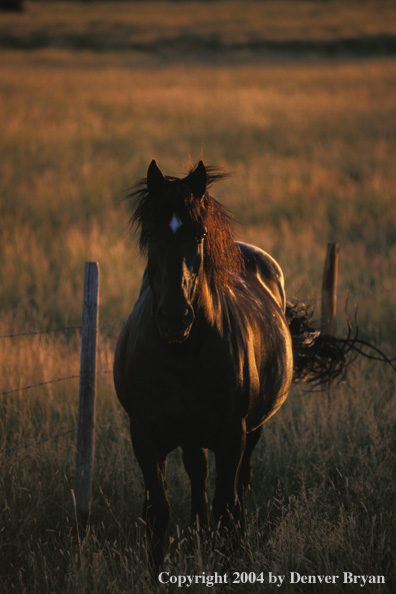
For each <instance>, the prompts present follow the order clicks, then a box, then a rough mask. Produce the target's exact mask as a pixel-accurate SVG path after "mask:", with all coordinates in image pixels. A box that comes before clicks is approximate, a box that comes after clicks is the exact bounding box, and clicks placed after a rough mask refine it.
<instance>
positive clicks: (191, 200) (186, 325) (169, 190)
mask: <svg viewBox="0 0 396 594" xmlns="http://www.w3.org/2000/svg"><path fill="white" fill-rule="evenodd" d="M147 190H148V199H149V201H150V202H151V203H152V204H151V216H150V217H147V218H146V220H145V223H144V227H143V230H142V232H143V233H144V234H145V236H146V238H145V239H146V241H147V255H148V262H147V271H148V278H149V283H150V287H151V291H152V295H153V316H154V319H155V322H156V325H157V328H158V331H159V334H160V336H161V338H162V339H163V340H164V341H166V342H167V343H174V342H183V341H185V340H187V338H188V337H189V334H190V331H191V328H192V325H193V323H194V319H195V311H194V301H195V295H196V292H197V286H198V284H199V279H200V276H201V272H202V270H203V259H204V241H205V236H206V229H205V227H204V226H203V224H202V222H201V221H200V220H199V218H197V217H194V216H193V213H194V212H196V210H197V209H198V208H199V203H200V202H201V201H202V198H203V196H204V194H205V192H206V169H205V166H204V164H203V163H202V161H200V163H199V165H198V166H197V167H196V168H195V169H194V170H193V171H192V172H191V173H190V174H189V175H188V176H187V177H186V178H185V179H184V180H183V181H182V182H179V181H178V182H176V181H175V180H172V179H169V178H166V177H165V176H164V175H163V173H162V172H161V170H160V169H159V168H158V166H157V164H156V162H155V161H152V162H151V164H150V166H149V168H148V172H147Z"/></svg>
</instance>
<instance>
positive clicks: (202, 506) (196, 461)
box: [183, 446, 209, 528]
mask: <svg viewBox="0 0 396 594" xmlns="http://www.w3.org/2000/svg"><path fill="white" fill-rule="evenodd" d="M183 462H184V467H185V469H186V472H187V474H188V477H189V479H190V483H191V524H192V525H194V524H195V525H196V527H197V528H206V527H207V526H208V524H209V513H208V495H207V479H208V451H207V450H206V449H205V448H198V447H189V446H184V447H183Z"/></svg>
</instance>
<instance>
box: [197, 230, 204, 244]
mask: <svg viewBox="0 0 396 594" xmlns="http://www.w3.org/2000/svg"><path fill="white" fill-rule="evenodd" d="M205 237H206V231H203V232H202V233H200V234H199V235H197V241H198V243H202V242H203V240H204V239H205Z"/></svg>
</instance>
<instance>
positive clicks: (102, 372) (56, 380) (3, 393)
mask: <svg viewBox="0 0 396 594" xmlns="http://www.w3.org/2000/svg"><path fill="white" fill-rule="evenodd" d="M108 373H113V371H112V370H110V369H104V370H101V371H97V372H96V375H105V374H108ZM80 377H81V374H80V373H78V374H75V375H68V376H66V377H58V378H56V379H52V380H47V381H45V382H39V383H38V384H31V385H29V386H23V387H22V388H13V389H12V390H6V391H4V392H0V396H7V395H8V394H16V393H17V392H24V391H25V390H32V389H33V388H41V387H42V386H48V385H49V384H56V383H58V382H65V381H67V380H72V379H77V378H80Z"/></svg>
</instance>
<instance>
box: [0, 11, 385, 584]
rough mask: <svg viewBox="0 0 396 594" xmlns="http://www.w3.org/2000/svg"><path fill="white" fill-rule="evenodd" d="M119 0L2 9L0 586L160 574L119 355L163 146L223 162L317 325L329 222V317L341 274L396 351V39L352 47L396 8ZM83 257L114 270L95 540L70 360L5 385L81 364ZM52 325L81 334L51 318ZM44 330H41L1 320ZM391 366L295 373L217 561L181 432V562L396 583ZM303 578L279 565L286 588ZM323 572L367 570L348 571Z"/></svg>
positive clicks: (177, 511) (235, 203)
mask: <svg viewBox="0 0 396 594" xmlns="http://www.w3.org/2000/svg"><path fill="white" fill-rule="evenodd" d="M111 6H112V9H111V15H110V14H109V4H106V3H88V4H82V3H81V4H80V3H62V2H61V3H55V2H54V3H48V4H47V3H42V2H31V3H27V10H26V12H25V13H24V14H22V15H12V14H7V15H0V27H1V31H2V32H3V33H4V32H5V31H6V32H7V37H5V36H4V35H2V40H3V41H2V44H3V48H2V55H1V59H0V129H1V131H2V132H1V143H0V152H1V157H0V172H1V174H0V195H1V203H0V204H1V206H0V208H1V211H0V215H1V216H0V228H1V233H0V296H1V297H0V313H1V315H0V335H1V336H2V338H0V349H1V357H0V368H1V378H2V383H1V388H0V391H1V392H2V395H1V396H0V398H1V400H0V409H1V413H0V493H1V495H0V501H1V522H0V564H1V565H0V587H1V589H2V591H4V592H18V593H23V592H27V593H29V594H31V593H32V594H36V593H37V594H46V593H48V594H50V593H51V592H56V593H57V594H58V593H62V594H63V593H64V594H70V593H71V592H79V593H80V592H81V593H84V592H96V593H98V594H102V593H105V592H111V593H114V594H121V593H124V592H125V593H126V592H132V591H133V592H136V593H140V592H141V593H143V592H150V591H153V592H154V591H157V586H154V585H152V584H151V583H150V581H149V569H148V564H147V552H146V547H145V543H144V539H143V538H141V535H142V534H144V530H143V526H142V525H141V523H140V522H139V521H138V516H139V513H140V510H141V503H142V497H143V485H142V479H141V474H140V470H139V468H138V465H137V462H136V461H135V459H134V457H133V455H132V448H131V445H130V439H129V431H128V426H127V419H126V416H125V414H124V413H123V411H122V410H121V407H120V406H119V405H118V402H117V401H116V397H115V393H114V388H113V383H112V376H111V374H110V373H108V372H109V371H110V370H111V367H112V358H113V352H114V347H115V340H116V337H117V335H118V333H119V331H120V328H121V325H122V322H123V321H124V320H125V318H126V317H127V315H128V313H129V311H130V309H131V307H132V304H133V302H134V300H135V298H136V295H137V292H138V290H139V285H140V279H141V275H142V271H143V267H144V262H143V261H142V259H141V258H140V256H139V255H138V250H137V247H136V241H135V238H134V237H133V236H132V237H131V234H130V231H129V229H128V217H129V214H130V205H129V204H128V202H127V201H126V200H124V199H123V198H124V196H125V194H126V190H127V188H128V187H130V186H131V185H132V184H133V183H135V181H136V180H137V179H139V178H141V177H143V176H144V175H145V174H146V170H147V166H148V164H149V162H150V161H151V159H152V158H155V159H156V160H157V162H158V164H159V166H160V167H161V168H162V169H163V170H164V171H166V172H167V173H170V174H175V175H180V174H183V173H184V172H185V170H186V169H187V167H188V164H189V162H190V160H191V161H192V162H197V161H198V160H199V159H200V158H203V159H204V161H205V163H207V164H216V165H220V166H222V167H224V169H225V170H227V171H230V172H232V173H233V176H232V177H231V178H230V179H228V180H226V181H223V182H222V183H219V184H217V185H216V186H214V187H213V195H214V196H215V197H216V198H217V199H218V200H219V201H221V202H222V203H224V204H225V205H226V206H227V208H229V209H230V210H231V211H232V213H233V214H234V216H235V218H236V220H237V221H238V223H237V224H236V230H237V236H238V238H240V239H242V240H245V241H249V242H252V243H255V244H257V245H259V246H260V247H262V248H263V249H265V250H267V251H268V252H270V253H271V254H272V255H273V256H274V257H275V258H276V259H277V260H278V261H279V262H280V264H281V266H282V268H283V271H284V274H285V280H286V290H287V295H288V296H289V297H297V298H299V299H301V300H304V301H308V302H309V303H311V304H312V306H314V307H315V312H316V313H315V316H314V317H315V320H317V321H318V320H319V311H320V307H319V306H320V303H319V301H318V299H319V298H320V285H321V275H322V269H323V262H324V256H325V252H326V244H327V242H328V241H337V242H338V243H339V244H340V268H339V284H338V295H339V299H338V320H337V322H338V334H339V335H345V334H346V324H345V321H344V312H343V309H344V303H345V300H346V296H347V295H348V294H349V304H350V305H349V307H350V314H351V316H352V317H353V306H354V303H355V302H358V303H359V306H358V315H359V330H360V335H361V336H362V337H363V338H366V339H368V340H371V341H372V342H374V343H375V344H376V345H377V346H379V347H380V348H382V349H383V350H384V351H385V352H386V353H389V354H390V355H391V356H395V351H396V342H395V330H396V325H395V314H394V311H395V293H396V286H395V270H396V102H395V97H396V58H395V57H394V55H393V50H392V51H388V50H389V46H388V45H386V44H385V45H386V47H385V49H384V46H383V45H381V43H379V42H378V43H377V45H375V48H374V49H373V50H372V52H371V53H370V52H363V55H359V47H360V48H362V47H364V45H365V44H364V41H365V39H369V38H370V39H371V40H372V39H373V38H375V39H377V40H384V39H388V41H389V39H390V38H392V36H393V35H394V34H395V31H394V29H395V28H396V25H395V23H396V20H395V18H394V12H395V9H394V6H393V4H392V3H390V2H386V1H384V2H376V3H374V2H369V1H367V2H361V3H358V4H357V3H355V2H343V3H338V2H334V3H333V2H331V3H329V2H323V3H320V2H299V3H292V2H290V3H288V2H279V3H278V2H269V3H255V2H253V3H249V8H251V10H250V11H248V10H246V9H243V11H241V6H245V7H246V3H243V4H242V3H241V4H238V3H236V2H230V3H229V2H219V3H214V4H213V6H214V8H213V10H214V12H213V13H212V18H209V13H210V11H209V5H208V4H206V3H168V2H161V3H158V4H156V6H155V11H154V13H155V15H156V16H155V19H154V21H153V20H152V19H151V17H150V15H152V14H153V13H152V12H150V11H148V8H147V7H148V6H149V4H148V3H146V4H145V3H131V4H129V3H111ZM330 6H331V7H332V8H330ZM279 7H281V9H279ZM93 9H94V10H93ZM330 13H331V14H330ZM197 15H198V16H197ZM242 17H244V18H242ZM292 17H293V18H292ZM121 25H122V35H120V36H119V35H118V34H117V35H115V33H114V32H115V31H117V32H118V30H119V27H121ZM131 31H132V32H133V31H135V36H133V35H132V33H131ZM183 31H184V32H185V31H188V35H187V36H186V35H184V36H183V35H182V32H183ZM43 32H45V35H44V34H43ZM131 38H132V39H133V43H132V41H131ZM347 38H348V39H350V38H354V39H358V40H360V45H359V43H356V44H355V49H354V50H353V52H350V51H347V50H346V49H345V47H343V46H342V45H341V46H339V45H337V46H336V47H337V48H338V50H337V52H336V53H335V54H334V52H330V54H329V51H328V49H326V48H328V47H329V46H328V45H326V43H328V42H329V40H330V41H332V40H333V41H334V40H337V39H338V40H339V39H347ZM4 39H6V41H4ZM114 39H116V41H114ZM186 39H187V41H186ZM268 39H270V40H272V41H273V42H274V43H275V47H274V46H271V47H267V46H266V45H265V41H266V40H268ZM7 40H8V41H7ZM32 40H33V41H34V40H36V41H34V42H33V41H32ZM81 40H83V41H84V43H82V41H81ZM112 40H113V41H112ZM288 40H294V41H295V42H296V43H297V42H299V43H300V45H298V51H294V50H296V47H297V46H296V47H294V46H290V45H288V44H287V43H286V42H287V41H288ZM308 41H309V42H310V43H309V44H307V42H308ZM313 42H315V43H313ZM186 44H187V45H186ZM276 44H278V45H276ZM304 44H305V45H304ZM391 45H392V44H391ZM332 47H333V46H332ZM26 48H30V49H29V50H27V49H26ZM381 48H382V49H381ZM387 48H388V49H387ZM90 260H94V261H98V262H99V264H100V271H101V290H100V293H101V304H100V342H99V353H98V370H99V371H100V373H99V375H98V377H97V385H98V394H97V428H96V438H97V441H96V458H95V476H94V485H93V489H94V496H93V511H92V518H91V521H90V525H89V529H88V532H87V535H86V537H85V538H84V539H83V538H82V535H80V534H79V533H78V532H77V529H76V523H75V518H74V508H73V501H72V496H71V489H72V488H73V480H74V462H75V435H76V431H75V430H76V415H77V402H78V379H76V378H74V379H70V380H67V381H62V382H57V383H51V384H45V385H43V386H39V387H36V388H30V389H29V390H23V391H20V392H14V390H17V389H19V388H23V387H26V386H32V385H35V384H40V383H42V382H47V381H48V380H53V379H57V378H64V377H69V376H77V375H78V373H79V357H80V356H79V329H78V327H79V326H80V324H81V300H82V286H83V268H84V262H85V261H90ZM75 327H77V328H75ZM57 328H69V330H67V331H60V332H46V331H47V330H48V329H57ZM70 328H71V329H70ZM32 330H36V331H43V332H44V333H42V334H34V335H27V336H13V337H11V338H4V337H5V336H8V335H15V334H20V333H23V332H30V331H32ZM395 385H396V383H395V374H394V372H393V371H392V370H391V369H389V368H386V367H384V366H382V365H381V364H378V363H376V362H373V361H367V360H360V361H358V362H357V363H356V367H355V370H354V371H352V372H351V373H350V374H349V375H348V377H347V379H346V380H345V381H344V382H343V383H342V384H340V385H337V386H335V387H334V388H333V389H332V391H331V394H330V396H329V395H328V394H327V393H321V392H319V393H318V392H315V393H312V392H309V391H307V390H306V389H304V386H302V387H298V388H297V387H296V388H294V389H293V390H292V392H291V394H290V396H289V399H288V400H287V401H286V403H285V404H284V406H283V407H282V409H281V410H280V411H279V412H278V413H277V414H276V415H275V416H274V417H273V418H272V419H271V420H270V421H269V422H268V424H267V425H266V426H265V430H264V432H263V436H262V438H261V441H260V444H259V446H258V447H257V449H256V453H255V457H254V475H253V483H252V491H251V493H250V494H249V498H248V503H247V507H248V515H247V532H248V537H247V540H246V543H245V545H244V547H243V549H242V551H241V554H240V556H239V557H238V558H235V559H230V560H229V562H228V565H227V569H226V570H225V569H224V567H225V565H224V563H225V560H224V558H223V557H222V554H221V550H220V547H219V548H217V549H216V550H214V551H213V550H211V549H210V547H209V546H208V543H206V542H200V541H199V540H197V541H196V543H195V544H196V548H195V549H194V550H193V551H191V550H190V548H189V547H188V546H187V544H188V543H187V541H186V534H187V531H186V526H187V522H188V517H189V486H188V481H187V478H186V475H185V473H184V471H183V470H182V464H181V455H180V453H179V452H178V451H176V452H174V454H173V455H172V456H171V460H170V463H169V468H168V485H169V491H170V493H169V495H170V500H171V505H172V511H171V513H172V517H171V529H170V532H169V543H170V546H169V555H168V558H167V560H166V564H167V568H169V569H167V570H169V571H170V572H171V573H172V574H173V575H185V574H192V575H202V573H203V572H206V574H213V573H214V572H215V571H217V572H219V573H224V571H227V572H228V574H229V575H230V576H231V575H232V573H233V572H234V571H238V572H254V573H255V574H256V575H259V574H260V573H261V572H263V574H264V576H265V578H266V579H267V577H268V573H269V572H272V573H274V574H278V575H281V574H282V575H290V573H289V572H293V571H294V572H299V573H300V574H301V575H340V576H342V573H343V572H344V571H345V572H352V573H353V574H354V575H372V576H385V580H386V582H385V584H384V585H377V586H371V587H370V592H380V593H381V594H383V593H388V592H389V593H390V592H392V591H393V590H394V588H395V585H396V569H395V553H394V551H395V549H396V543H395V536H394V535H395V533H396V514H395V506H394V500H395V495H396V472H395V469H396V460H395V454H396V432H395V421H396V400H395ZM11 391H12V392H11ZM5 392H11V393H7V394H3V393H5ZM211 485H212V487H213V476H212V483H211ZM212 487H211V488H212ZM366 587H367V588H368V586H366ZM192 588H193V589H194V591H195V592H203V591H207V589H206V586H205V584H198V585H194V586H193V587H192ZM271 588H272V589H274V588H275V586H272V587H271V586H269V585H265V586H264V585H261V584H258V583H256V584H246V585H238V584H228V585H226V586H225V587H224V590H225V591H243V592H256V591H260V589H261V590H262V591H264V589H265V591H267V589H268V590H269V591H270V590H271ZM306 588H307V586H306V585H305V586H304V584H301V583H295V584H292V583H290V580H285V583H284V585H283V586H282V588H281V590H282V591H283V592H286V593H288V592H290V593H291V592H293V593H294V592H300V591H306ZM310 588H311V592H322V591H323V586H321V585H320V584H316V585H314V584H312V585H310ZM163 589H164V590H165V591H176V589H177V588H176V586H171V585H169V586H168V587H166V586H163ZM327 590H328V591H330V592H344V591H345V592H350V593H353V592H360V591H361V587H360V585H359V584H355V585H353V584H348V585H345V584H343V583H342V580H341V578H340V580H339V581H338V582H337V583H334V584H332V585H327V586H326V591H327Z"/></svg>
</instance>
